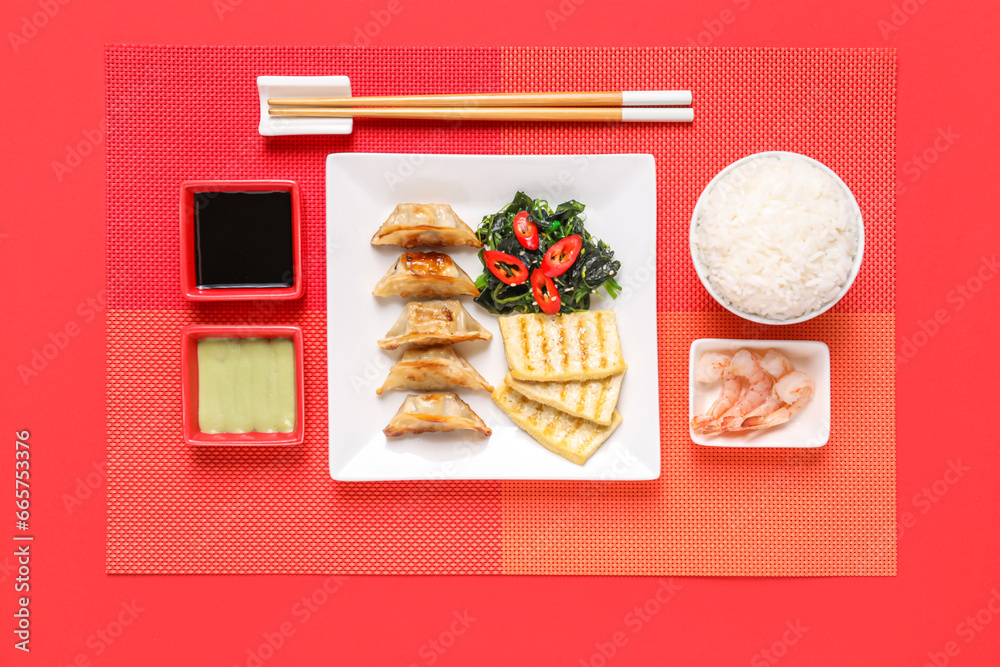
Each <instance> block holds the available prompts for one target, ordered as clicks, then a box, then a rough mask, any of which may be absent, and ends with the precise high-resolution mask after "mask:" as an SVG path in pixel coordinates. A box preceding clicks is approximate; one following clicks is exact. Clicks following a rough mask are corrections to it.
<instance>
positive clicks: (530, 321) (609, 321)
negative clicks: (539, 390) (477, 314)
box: [499, 310, 627, 382]
mask: <svg viewBox="0 0 1000 667" xmlns="http://www.w3.org/2000/svg"><path fill="white" fill-rule="evenodd" d="M499 321H500V333H501V334H502V335H503V341H504V352H505V353H506V355H507V365H508V366H509V367H510V374H511V375H512V376H513V377H514V378H515V379H518V380H528V381H534V382H553V381H563V380H593V379H595V378H602V377H607V376H609V375H617V374H619V373H622V372H624V371H625V369H626V368H627V366H626V365H625V359H624V358H623V357H622V348H621V343H620V342H619V340H618V325H617V323H616V321H615V312H614V311H613V310H591V311H586V312H581V313H568V314H565V315H545V314H542V313H532V314H519V315H508V316H506V317H501V318H500V320H499Z"/></svg>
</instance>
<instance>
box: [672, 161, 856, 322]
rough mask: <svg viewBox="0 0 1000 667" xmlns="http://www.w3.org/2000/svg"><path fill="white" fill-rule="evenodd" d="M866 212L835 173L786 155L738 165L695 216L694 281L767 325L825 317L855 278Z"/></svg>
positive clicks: (719, 178) (702, 200) (713, 184)
mask: <svg viewBox="0 0 1000 667" xmlns="http://www.w3.org/2000/svg"><path fill="white" fill-rule="evenodd" d="M864 245H865V231H864V224H863V223H862V220H861V208H860V207H859V206H858V202H857V200H855V199H854V195H853V194H852V193H851V191H850V189H849V188H848V187H847V185H846V184H845V183H844V181H842V180H841V179H840V177H839V176H837V174H835V173H834V172H833V171H832V170H831V169H830V168H829V167H827V166H826V165H824V164H823V163H821V162H818V161H816V160H814V159H812V158H810V157H806V156H805V155H799V154H798V153H789V152H785V151H768V152H766V153H756V154H754V155H748V156H747V157H745V158H743V159H741V160H737V161H736V162H734V163H732V164H731V165H729V166H728V167H726V168H725V169H723V170H722V171H720V172H719V173H718V174H717V175H716V176H715V178H713V179H712V180H711V181H710V182H709V184H708V186H706V187H705V191H704V192H702V193H701V197H699V198H698V203H697V204H696V205H695V207H694V214H693V215H692V216H691V258H692V259H693V261H694V267H695V270H696V271H697V272H698V278H699V279H700V280H701V283H702V284H703V285H704V286H705V289H707V290H708V293H709V294H711V295H712V297H713V298H714V299H715V300H716V301H718V302H719V303H720V304H721V305H722V306H723V307H724V308H726V309H727V310H729V311H730V312H732V313H735V314H736V315H739V316H740V317H743V318H746V319H748V320H751V321H753V322H760V323H762V324H795V323H796V322H804V321H806V320H809V319H812V318H814V317H816V316H817V315H819V314H821V313H824V312H826V311H827V310H829V309H830V308H832V307H833V305H834V304H835V303H837V302H838V301H839V300H840V299H841V297H843V296H844V294H846V293H847V290H849V289H850V288H851V284H852V283H853V282H854V279H855V278H856V277H857V275H858V270H859V269H860V268H861V257H862V255H863V254H864Z"/></svg>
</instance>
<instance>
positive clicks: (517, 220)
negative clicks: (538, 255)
mask: <svg viewBox="0 0 1000 667" xmlns="http://www.w3.org/2000/svg"><path fill="white" fill-rule="evenodd" d="M513 224H514V236H515V237H516V238H517V242H518V243H520V244H521V245H522V246H524V247H525V248H527V249H528V250H535V249H537V248H538V227H537V226H536V225H535V223H534V222H533V221H532V220H531V218H530V217H528V212H527V211H521V212H520V213H518V214H517V215H515V216H514V222H513Z"/></svg>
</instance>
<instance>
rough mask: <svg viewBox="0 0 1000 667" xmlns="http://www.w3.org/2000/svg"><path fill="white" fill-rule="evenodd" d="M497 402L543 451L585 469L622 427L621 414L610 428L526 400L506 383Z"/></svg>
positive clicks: (495, 398) (498, 392)
mask: <svg viewBox="0 0 1000 667" xmlns="http://www.w3.org/2000/svg"><path fill="white" fill-rule="evenodd" d="M493 402H494V403H496V404H497V406H499V408H500V409H501V410H503V411H504V412H505V413H507V416H508V417H510V418H511V421H513V422H514V423H515V424H517V425H518V427H520V428H521V429H523V430H524V431H526V432H527V433H528V435H530V436H531V437H532V438H534V439H535V440H537V441H538V442H539V443H540V444H541V445H542V446H543V447H545V448H546V449H548V450H549V451H552V452H555V453H556V454H558V455H559V456H562V457H563V458H565V459H568V460H570V461H572V462H573V463H576V464H577V465H581V466H582V465H583V464H584V463H586V462H587V459H589V458H590V457H591V456H592V455H593V453H594V452H596V451H597V449H598V448H599V447H600V446H601V445H602V444H604V441H605V440H607V439H608V437H609V436H610V435H611V434H612V433H613V432H614V430H615V429H616V428H618V425H619V424H621V423H622V416H621V415H620V414H619V413H618V411H617V410H616V411H615V412H614V413H613V414H612V418H611V423H610V424H608V425H607V426H601V425H600V424H595V423H594V422H592V421H588V420H586V419H581V418H579V417H572V416H570V415H568V414H566V413H565V412H562V411H561V410H556V409H555V408H553V407H551V406H549V405H545V404H544V403H539V402H537V401H532V400H531V399H529V398H526V397H525V396H524V395H522V394H520V393H518V392H517V391H515V390H513V389H511V387H510V385H508V384H507V381H506V379H505V380H504V381H502V382H501V383H500V386H498V387H497V388H496V391H494V392H493Z"/></svg>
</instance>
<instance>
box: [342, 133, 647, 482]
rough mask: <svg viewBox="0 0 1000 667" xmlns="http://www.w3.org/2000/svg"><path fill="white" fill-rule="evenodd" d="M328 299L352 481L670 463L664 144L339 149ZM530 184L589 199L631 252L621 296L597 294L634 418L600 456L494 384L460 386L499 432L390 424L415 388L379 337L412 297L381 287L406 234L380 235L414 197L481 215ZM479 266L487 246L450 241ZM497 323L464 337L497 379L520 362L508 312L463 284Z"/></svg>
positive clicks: (481, 366)
mask: <svg viewBox="0 0 1000 667" xmlns="http://www.w3.org/2000/svg"><path fill="white" fill-rule="evenodd" d="M326 177H327V180H326V192H327V207H326V216H327V217H326V220H327V224H326V238H327V257H326V263H327V275H326V281H327V307H328V318H329V329H328V335H329V383H330V387H329V395H330V474H331V475H332V476H333V478H334V479H337V480H341V481H365V480H410V479H567V480H573V479H575V480H595V479H608V480H643V479H656V478H657V477H659V475H660V426H659V419H660V409H659V383H658V379H657V368H658V367H657V359H656V357H657V349H656V275H655V268H656V243H655V242H656V165H655V162H654V160H653V157H652V156H651V155H500V156H492V155H402V154H372V153H338V154H333V155H330V156H329V157H327V162H326ZM518 190H523V191H525V192H526V193H527V194H528V195H529V196H533V197H542V198H544V199H546V200H548V202H549V204H550V205H552V206H553V207H554V206H555V205H557V204H559V203H561V202H563V201H567V200H570V199H576V200H578V201H580V202H583V203H584V204H586V206H587V208H586V211H585V213H586V214H587V229H588V230H589V231H590V232H591V233H592V234H594V235H595V236H596V237H598V238H600V239H603V240H604V241H606V242H607V243H609V244H610V245H611V248H612V249H613V250H614V251H615V258H616V259H619V260H620V261H621V263H622V268H621V271H620V273H619V276H618V282H619V283H620V284H621V285H622V286H623V287H624V291H623V292H622V294H620V295H619V296H618V299H617V300H614V301H612V300H611V299H609V298H606V297H605V298H603V299H594V301H593V303H592V308H594V309H598V308H613V309H614V310H615V311H616V313H617V319H618V331H619V335H620V338H621V345H622V351H623V353H624V355H625V361H626V363H628V364H629V369H628V371H627V372H626V374H625V380H624V382H623V383H622V389H621V396H620V398H619V402H618V410H619V412H621V414H622V416H623V417H624V422H623V423H622V425H621V426H619V427H618V429H617V430H616V431H615V433H614V434H613V435H612V436H611V437H610V438H609V439H608V440H607V442H605V443H604V445H603V446H602V447H601V448H600V449H599V450H598V451H597V453H595V454H594V455H593V456H592V457H591V458H590V460H589V461H588V462H587V463H586V465H583V466H578V465H576V464H575V463H571V462H570V461H567V460H566V459H564V458H562V457H561V456H558V455H556V454H553V453H552V452H550V451H548V450H547V449H545V448H544V447H542V446H541V445H540V444H538V443H537V442H535V441H534V440H533V439H532V438H531V436H529V435H528V434H526V433H524V432H523V431H521V430H520V429H518V428H517V427H516V426H514V424H513V423H512V422H511V421H510V419H508V418H507V416H506V415H505V414H504V413H503V412H501V411H500V409H499V408H497V407H496V406H495V405H494V403H493V401H492V400H491V399H490V396H489V394H487V393H486V392H484V391H470V390H459V391H458V392H457V393H458V394H459V395H460V396H461V397H462V399H463V400H464V401H466V402H467V403H468V404H469V406H470V407H471V408H472V409H473V410H474V411H475V412H476V413H477V414H478V415H479V416H480V417H482V418H483V420H484V421H485V422H486V423H487V424H488V425H489V426H490V428H491V429H492V430H493V435H492V436H491V437H489V438H482V437H479V436H478V435H476V434H469V433H463V432H457V433H431V434H424V435H418V436H409V437H403V438H386V437H385V436H384V435H383V434H382V429H383V428H384V427H385V426H386V425H387V424H388V423H389V420H390V419H392V417H393V415H395V414H396V411H397V410H398V409H399V406H400V405H401V404H402V402H403V398H404V397H405V396H406V393H405V392H397V391H390V392H386V393H384V394H382V395H381V396H376V394H375V390H376V389H377V388H378V387H380V386H381V385H382V382H383V381H384V380H385V377H386V375H387V374H388V371H389V367H390V366H392V364H393V363H395V361H396V359H397V357H398V356H399V353H398V352H391V353H390V352H387V351H385V350H382V349H380V348H379V347H378V345H377V344H376V340H377V339H379V338H382V337H383V336H384V335H385V333H386V332H387V331H388V330H389V328H390V327H391V326H392V324H393V323H394V322H395V321H396V318H397V317H398V316H399V314H400V312H401V311H402V308H403V305H404V303H405V301H404V300H403V299H400V298H396V297H392V298H388V299H383V298H376V297H373V296H372V294H371V291H372V289H373V288H374V287H375V283H377V282H378V280H379V279H380V278H381V277H382V275H383V274H384V273H385V272H386V271H387V270H388V269H389V267H390V266H392V265H393V264H394V263H395V261H396V259H397V258H398V257H399V255H400V254H401V253H402V252H403V249H402V248H397V247H394V246H373V245H371V237H372V235H373V234H374V233H375V232H376V230H378V228H379V226H380V225H381V224H382V223H383V222H384V221H385V219H386V218H387V217H388V216H389V214H390V213H391V212H392V210H393V208H394V207H395V206H396V204H399V203H404V202H417V203H430V202H436V203H447V204H451V205H452V206H453V207H454V209H455V212H456V213H457V214H458V215H459V217H460V218H462V219H463V220H464V221H465V222H466V223H467V224H468V225H469V226H470V227H471V228H473V229H475V228H476V227H478V226H479V222H480V221H481V220H482V218H483V216H485V215H488V214H491V213H495V212H496V211H498V210H499V209H500V208H501V207H503V206H504V205H505V204H507V203H508V202H509V201H510V200H511V198H513V196H514V194H515V192H517V191H518ZM444 250H446V251H447V252H448V254H450V255H451V256H452V257H453V258H454V260H455V262H456V263H457V264H458V265H459V266H461V267H462V268H463V269H465V271H466V272H467V273H469V275H470V276H473V277H475V276H477V275H479V273H480V272H481V271H482V265H481V264H480V262H479V259H478V257H477V252H478V251H477V250H476V249H475V248H468V247H460V248H445V249H444ZM462 302H463V305H464V306H465V307H466V309H467V310H468V311H469V313H470V314H471V315H472V316H473V318H474V319H476V320H478V321H479V322H480V323H482V324H483V325H484V326H485V327H486V328H487V329H489V330H490V331H491V332H492V333H493V340H491V341H489V342H488V343H486V342H482V341H477V342H474V343H459V344H458V345H456V349H457V350H458V351H459V352H461V354H462V355H464V356H465V357H466V358H467V359H468V360H469V361H470V362H471V363H472V365H473V366H475V367H476V369H477V370H478V371H479V372H480V373H481V374H482V375H483V377H485V378H486V379H487V380H488V381H489V382H490V383H491V384H494V385H495V384H497V383H498V382H500V380H501V379H503V377H504V376H505V375H506V374H507V362H506V359H505V358H504V353H503V341H502V339H501V337H500V331H499V327H498V326H497V317H496V316H495V315H492V314H490V313H488V312H486V311H485V310H483V309H482V308H480V307H479V306H478V305H476V304H475V303H473V302H472V300H471V299H469V298H468V297H463V298H462Z"/></svg>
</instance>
